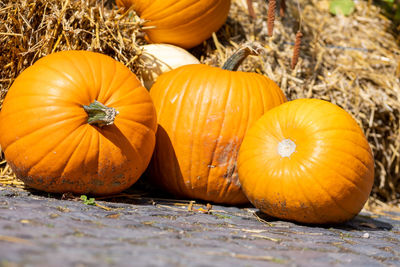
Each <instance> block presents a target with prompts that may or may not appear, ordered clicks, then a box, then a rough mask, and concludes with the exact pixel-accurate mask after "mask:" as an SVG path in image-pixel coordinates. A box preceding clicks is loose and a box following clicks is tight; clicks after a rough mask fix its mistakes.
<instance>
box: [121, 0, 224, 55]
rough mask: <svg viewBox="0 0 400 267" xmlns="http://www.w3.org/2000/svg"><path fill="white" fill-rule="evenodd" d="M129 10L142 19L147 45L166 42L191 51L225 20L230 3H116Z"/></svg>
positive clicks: (126, 0)
mask: <svg viewBox="0 0 400 267" xmlns="http://www.w3.org/2000/svg"><path fill="white" fill-rule="evenodd" d="M116 3H117V5H118V6H123V7H126V8H128V7H131V6H132V7H133V9H134V10H135V11H136V13H137V14H138V15H139V16H140V18H141V19H143V20H145V21H146V23H145V24H144V26H145V33H146V39H147V41H149V42H150V43H169V44H173V45H177V46H180V47H183V48H186V49H187V48H191V47H194V46H196V45H198V44H200V43H202V42H203V41H204V40H206V39H207V38H209V37H210V36H211V34H212V33H213V32H215V31H217V30H218V29H219V28H220V27H221V26H222V24H224V23H225V20H226V18H227V17H228V12H229V8H230V4H231V1H230V0H117V1H116Z"/></svg>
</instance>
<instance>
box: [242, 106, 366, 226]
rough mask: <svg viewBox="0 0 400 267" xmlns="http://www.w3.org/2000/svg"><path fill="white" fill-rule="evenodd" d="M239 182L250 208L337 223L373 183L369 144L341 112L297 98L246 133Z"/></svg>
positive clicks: (355, 210) (358, 203) (360, 201)
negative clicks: (252, 206) (251, 206)
mask: <svg viewBox="0 0 400 267" xmlns="http://www.w3.org/2000/svg"><path fill="white" fill-rule="evenodd" d="M238 171H239V180H240V183H241V184H242V188H243V191H244V192H245V194H246V196H247V197H248V198H249V200H250V201H251V202H252V203H253V205H254V206H255V207H257V208H259V209H260V210H261V211H262V212H264V213H266V214H269V215H271V216H274V217H277V218H282V219H287V220H293V221H297V222H303V223H338V222H343V221H346V220H349V219H351V218H352V217H354V216H355V215H357V214H358V213H359V212H360V210H361V209H362V207H363V205H364V204H365V202H366V201H367V199H368V196H369V194H370V192H371V188H372V185H373V180H374V161H373V156H372V152H371V149H370V147H369V144H368V142H367V140H366V138H365V136H364V134H363V132H362V130H361V129H360V127H359V126H358V124H357V123H356V121H355V120H354V119H353V118H352V117H351V115H349V114H348V113H347V112H346V111H344V110H343V109H341V108H340V107H338V106H336V105H334V104H332V103H329V102H327V101H323V100H317V99H299V100H294V101H291V102H287V103H285V104H283V105H281V106H279V107H276V108H273V109H271V110H270V111H268V112H267V113H266V114H264V115H263V116H262V117H261V118H260V119H259V120H258V121H257V122H256V123H254V125H253V126H252V127H251V128H250V129H249V131H248V132H247V134H246V136H245V138H244V140H243V143H242V146H241V148H240V152H239V159H238Z"/></svg>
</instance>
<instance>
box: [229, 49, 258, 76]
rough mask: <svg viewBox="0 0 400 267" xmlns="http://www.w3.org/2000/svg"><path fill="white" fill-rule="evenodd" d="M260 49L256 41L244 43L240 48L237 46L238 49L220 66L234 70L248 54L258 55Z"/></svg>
mask: <svg viewBox="0 0 400 267" xmlns="http://www.w3.org/2000/svg"><path fill="white" fill-rule="evenodd" d="M261 49H262V47H261V45H259V44H257V43H251V44H248V45H245V46H244V47H242V48H239V50H237V51H236V52H235V53H234V54H233V55H232V56H230V57H229V58H228V60H227V61H226V62H225V64H224V65H223V66H222V69H223V70H232V71H236V70H237V69H238V68H239V66H240V65H241V64H242V62H243V60H245V59H246V58H247V57H248V56H250V55H255V56H257V55H259V54H260V50H261Z"/></svg>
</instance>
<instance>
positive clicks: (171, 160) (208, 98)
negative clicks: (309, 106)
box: [149, 49, 286, 204]
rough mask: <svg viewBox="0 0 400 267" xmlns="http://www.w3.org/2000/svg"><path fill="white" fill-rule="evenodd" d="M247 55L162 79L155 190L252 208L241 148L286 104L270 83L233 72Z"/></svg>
mask: <svg viewBox="0 0 400 267" xmlns="http://www.w3.org/2000/svg"><path fill="white" fill-rule="evenodd" d="M243 51H247V50H245V49H244V50H239V51H238V53H236V54H234V55H233V56H232V57H231V59H232V60H233V61H229V60H228V62H230V63H232V64H226V65H225V69H220V68H217V67H211V66H207V65H204V64H195V65H186V66H183V67H179V68H177V69H174V70H171V71H169V72H166V73H164V74H161V75H160V76H159V77H158V79H157V81H156V82H155V83H154V85H153V87H152V88H151V89H150V95H151V96H152V98H153V102H154V105H155V107H156V110H157V118H158V123H159V126H158V130H157V134H156V136H157V141H156V148H155V151H154V154H153V158H152V161H151V163H150V166H149V174H150V177H151V179H152V180H153V181H154V183H155V184H157V185H159V186H161V187H163V188H165V189H166V190H167V191H169V192H171V193H173V194H175V195H177V196H180V197H186V198H195V199H202V200H206V201H212V202H215V203H225V204H239V203H247V202H248V200H247V198H246V196H245V195H244V194H243V192H242V190H241V188H240V183H239V179H238V177H237V170H236V159H237V154H238V151H239V147H240V144H241V142H242V139H243V136H244V134H245V133H246V131H247V129H248V127H249V126H250V125H251V124H252V123H253V122H254V121H255V120H256V119H258V118H259V117H261V115H263V114H264V113H265V112H266V111H267V110H268V109H270V108H272V107H275V106H277V105H279V104H281V103H283V102H284V101H285V100H286V98H285V96H284V94H283V93H282V91H281V89H280V88H279V87H278V86H277V85H276V84H275V83H274V82H273V81H272V80H270V79H269V78H267V77H265V76H263V75H260V74H256V73H247V72H241V71H233V70H234V69H235V68H236V67H237V63H238V62H241V60H243V55H244V54H242V53H241V52H243ZM244 57H245V56H244Z"/></svg>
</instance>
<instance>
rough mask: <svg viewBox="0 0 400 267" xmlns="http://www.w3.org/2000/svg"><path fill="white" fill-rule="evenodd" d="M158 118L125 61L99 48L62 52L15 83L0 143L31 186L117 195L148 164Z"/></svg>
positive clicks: (0, 125) (0, 116)
mask: <svg viewBox="0 0 400 267" xmlns="http://www.w3.org/2000/svg"><path fill="white" fill-rule="evenodd" d="M156 121H157V119H156V113H155V108H154V105H153V103H152V100H151V97H150V94H149V93H148V91H147V90H146V89H145V88H144V87H143V86H142V85H141V84H140V82H139V80H138V79H137V78H136V76H135V75H134V74H133V73H132V72H131V71H130V70H129V69H128V68H127V67H125V66H124V65H123V64H122V63H119V62H117V61H116V60H114V59H112V58H110V57H108V56H105V55H102V54H99V53H94V52H87V51H66V52H59V53H55V54H51V55H49V56H46V57H44V58H42V59H40V60H38V61H37V62H36V63H35V64H34V65H32V66H31V67H29V68H27V69H26V70H25V71H23V72H22V73H21V75H19V76H18V77H17V79H16V80H15V81H14V83H13V85H12V86H11V88H10V89H9V91H8V93H7V96H6V98H5V100H4V103H3V107H2V110H1V113H0V144H1V147H2V149H3V151H4V154H5V157H6V159H7V162H8V163H9V164H10V166H11V168H12V170H13V171H14V172H15V174H16V175H17V177H19V178H20V179H22V180H23V181H24V182H25V183H26V184H27V185H28V186H30V187H32V188H36V189H39V190H44V191H47V192H58V193H63V192H73V193H78V194H95V195H104V194H112V193H116V192H120V191H122V190H123V189H126V188H128V187H129V186H131V185H132V184H133V183H135V182H136V180H137V179H138V178H139V176H140V175H141V174H142V173H143V172H144V170H145V169H146V167H147V165H148V162H149V161H150V158H151V154H152V152H153V149H154V145H155V131H156V127H157V122H156Z"/></svg>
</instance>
